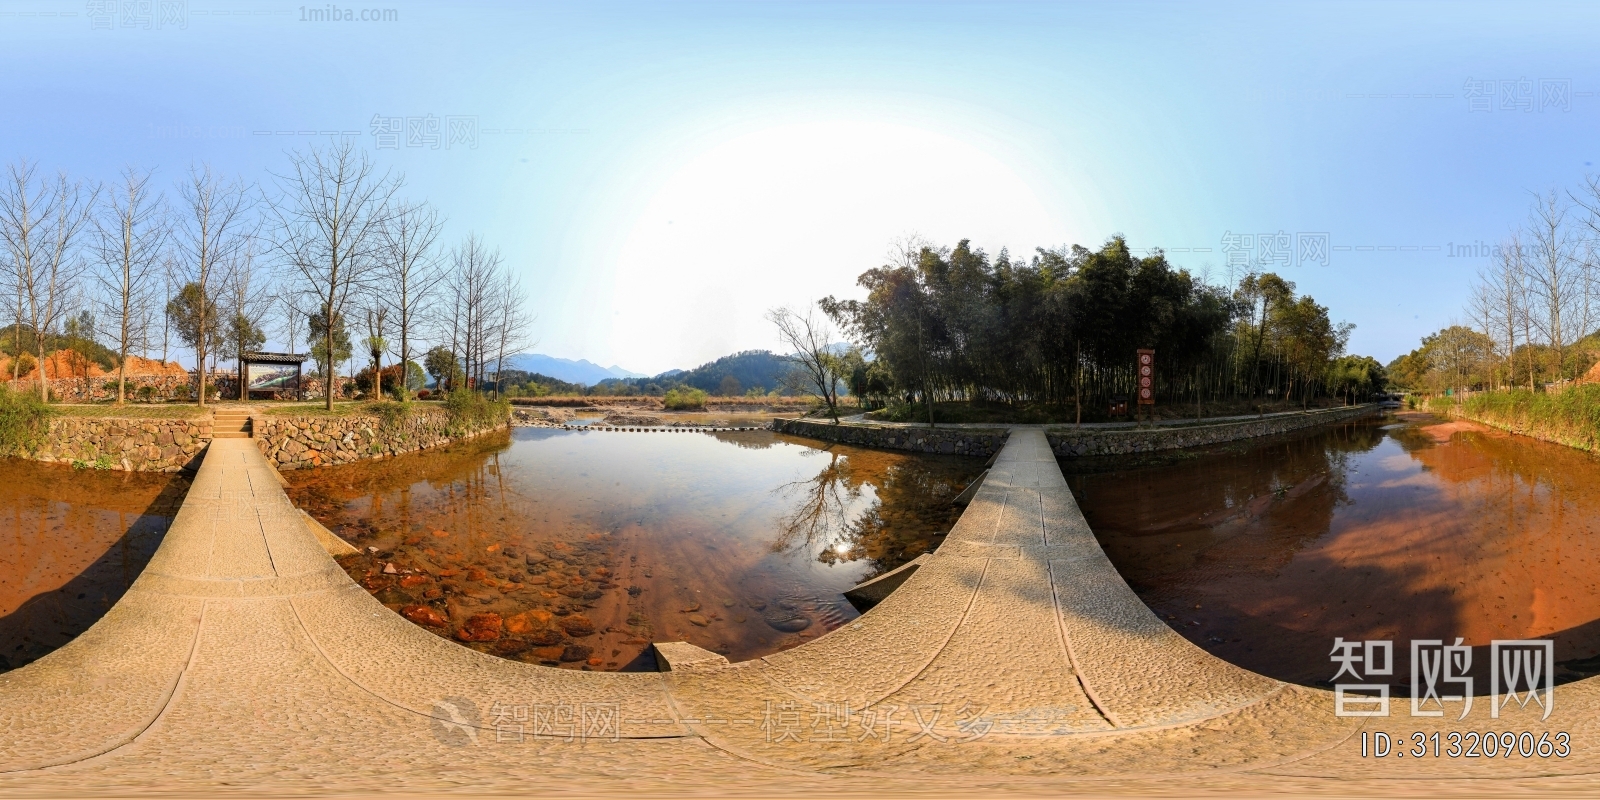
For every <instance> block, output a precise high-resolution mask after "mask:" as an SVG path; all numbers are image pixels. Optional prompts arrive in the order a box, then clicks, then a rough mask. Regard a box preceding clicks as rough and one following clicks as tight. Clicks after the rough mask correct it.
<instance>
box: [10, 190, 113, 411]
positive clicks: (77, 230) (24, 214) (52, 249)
mask: <svg viewBox="0 0 1600 800" xmlns="http://www.w3.org/2000/svg"><path fill="white" fill-rule="evenodd" d="M36 171H37V165H35V164H29V163H28V162H26V161H22V162H18V163H17V164H15V165H13V166H12V167H11V168H10V169H9V174H8V176H7V177H8V179H7V181H6V183H5V186H4V187H3V190H0V238H3V240H4V243H5V247H6V250H7V253H8V257H7V264H8V266H9V267H10V269H11V273H12V275H11V278H12V280H14V281H15V282H16V288H17V306H18V309H19V312H20V311H21V310H23V309H25V310H26V311H25V314H24V313H19V314H18V318H19V321H20V320H21V318H22V317H23V316H26V318H27V324H28V327H30V328H31V329H32V331H33V338H34V344H35V345H36V351H37V353H38V359H39V361H38V367H37V368H38V370H39V397H40V398H41V399H43V400H46V401H48V400H49V399H50V382H49V377H50V376H49V374H48V373H47V372H46V368H45V366H46V362H45V348H46V347H47V343H48V342H49V333H50V332H51V331H53V330H54V329H55V325H56V322H57V321H58V320H60V319H61V318H62V317H63V316H64V315H65V307H66V305H67V304H66V303H65V302H64V300H65V298H66V297H68V296H69V295H70V294H71V292H72V289H73V286H74V284H75V282H76V280H77V278H78V276H79V275H80V274H81V273H82V271H83V262H82V260H81V259H80V258H79V257H78V251H77V248H78V244H79V241H78V239H79V235H80V234H81V233H83V231H84V228H85V227H86V226H87V225H88V223H89V221H90V218H91V216H92V214H93V210H94V206H95V202H96V198H97V197H98V194H99V190H98V189H97V188H93V187H87V188H86V187H85V186H84V185H83V184H82V183H80V182H77V181H73V180H70V179H68V177H67V175H66V173H64V172H63V173H60V174H58V175H57V176H56V179H55V181H54V182H53V183H47V182H46V181H44V180H35V177H34V176H35V173H36ZM19 327H20V326H19ZM21 343H22V340H21V334H20V330H19V331H18V336H17V345H18V351H17V352H18V355H19V356H20V355H21Z"/></svg>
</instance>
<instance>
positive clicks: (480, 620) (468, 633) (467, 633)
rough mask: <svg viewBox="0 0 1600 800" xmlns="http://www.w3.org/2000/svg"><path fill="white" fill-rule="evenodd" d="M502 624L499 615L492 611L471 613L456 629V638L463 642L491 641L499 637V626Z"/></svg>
mask: <svg viewBox="0 0 1600 800" xmlns="http://www.w3.org/2000/svg"><path fill="white" fill-rule="evenodd" d="M503 624H504V623H503V621H502V620H501V619H500V615H499V614H496V613H494V612H489V613H487V614H473V615H472V616H470V617H468V618H467V622H466V624H465V625H462V626H461V629H460V630H458V631H456V638H457V639H460V640H461V641H463V642H492V641H494V640H495V639H498V638H500V628H501V626H502V625H503Z"/></svg>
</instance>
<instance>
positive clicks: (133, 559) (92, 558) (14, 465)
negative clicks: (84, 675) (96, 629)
mask: <svg viewBox="0 0 1600 800" xmlns="http://www.w3.org/2000/svg"><path fill="white" fill-rule="evenodd" d="M187 488H188V480H187V479H185V478H183V477H182V476H179V475H161V474H150V473H126V472H98V471H93V470H86V471H77V470H73V469H72V468H70V467H68V466H65V465H61V464H41V463H38V462H32V461H23V460H20V459H0V672H3V671H5V670H8V669H15V668H17V667H21V666H23V665H24V664H27V663H30V662H32V661H35V660H37V659H39V658H40V657H42V656H44V655H46V654H48V653H50V652H52V651H54V650H56V649H57V648H59V647H61V646H62V645H65V644H66V643H67V642H70V641H72V639H73V638H75V637H76V636H77V635H78V634H80V633H82V632H84V631H85V630H88V629H89V627H90V626H91V625H93V624H94V623H95V622H96V621H98V620H99V619H100V617H102V616H104V614H105V613H106V611H107V610H109V609H110V608H111V606H112V605H114V604H115V603H116V602H117V600H118V599H120V598H121V597H122V594H123V592H125V591H127V588H128V586H129V585H131V584H132V583H133V581H134V579H135V578H137V577H138V576H139V573H140V572H142V571H143V570H144V568H145V565H146V564H148V563H149V562H150V557H151V556H152V555H154V554H155V550H156V547H157V546H158V545H159V544H160V543H161V538H162V536H163V535H164V534H165V533H166V531H167V528H168V526H169V525H170V523H171V521H172V517H173V515H174V514H176V513H177V509H178V506H179V505H180V504H181V503H182V502H183V494H184V492H185V491H186V490H187Z"/></svg>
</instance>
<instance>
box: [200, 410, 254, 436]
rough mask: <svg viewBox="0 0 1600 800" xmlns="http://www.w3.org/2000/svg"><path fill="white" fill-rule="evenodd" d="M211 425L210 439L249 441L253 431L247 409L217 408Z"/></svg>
mask: <svg viewBox="0 0 1600 800" xmlns="http://www.w3.org/2000/svg"><path fill="white" fill-rule="evenodd" d="M214 413H215V417H214V419H213V421H212V423H211V438H213V439H251V438H254V435H255V434H254V430H253V429H252V427H251V425H250V414H251V410H250V409H248V408H219V409H217V410H216V411H215V412H214Z"/></svg>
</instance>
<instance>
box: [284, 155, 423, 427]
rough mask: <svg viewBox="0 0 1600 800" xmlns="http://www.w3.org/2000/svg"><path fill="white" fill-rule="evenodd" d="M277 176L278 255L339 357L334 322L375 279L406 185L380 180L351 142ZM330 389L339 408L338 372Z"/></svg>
mask: <svg viewBox="0 0 1600 800" xmlns="http://www.w3.org/2000/svg"><path fill="white" fill-rule="evenodd" d="M276 177H277V179H278V184H279V189H280V195H279V196H278V197H277V198H274V199H272V200H271V201H269V203H268V208H269V209H270V214H271V217H272V222H273V234H272V249H273V252H274V254H275V255H276V257H277V258H278V259H279V260H280V262H281V263H282V264H283V266H284V269H285V271H286V273H287V274H288V276H289V277H290V279H291V280H292V281H293V282H295V283H297V284H298V286H299V288H300V289H301V290H302V291H304V292H306V293H308V294H309V295H311V296H312V297H313V298H314V299H315V300H316V304H317V306H318V308H319V310H320V311H321V312H322V319H324V320H326V321H327V324H326V325H325V326H324V330H323V338H324V341H323V344H324V346H325V347H326V348H327V352H328V354H329V357H330V358H332V356H333V353H334V350H335V345H334V328H335V321H336V320H339V319H343V318H344V312H345V308H346V306H347V305H348V304H349V301H350V298H351V296H352V295H355V294H358V293H360V292H361V291H362V290H364V289H366V288H367V287H368V285H369V283H370V281H371V280H372V279H373V278H375V277H376V272H375V267H376V266H377V265H378V264H379V263H380V258H379V254H380V252H381V250H382V247H383V245H384V236H383V232H384V230H385V228H386V227H387V225H388V222H389V219H390V215H391V209H390V199H391V197H392V196H393V194H394V192H395V190H396V189H397V188H398V186H399V182H398V181H397V180H393V179H391V178H390V177H389V176H388V174H387V173H385V174H383V175H378V174H376V172H375V168H374V166H373V164H372V160H371V159H370V158H368V157H367V154H366V153H365V152H364V151H358V150H357V149H356V147H355V144H354V143H353V142H352V141H351V140H349V139H346V140H343V141H339V142H334V143H332V144H331V145H329V146H328V147H327V148H326V149H319V148H315V147H313V148H311V149H310V150H309V151H307V152H306V153H303V154H302V153H295V154H292V155H291V156H290V169H289V172H288V173H287V174H284V175H278V176H276ZM328 384H329V385H328V386H327V387H325V388H326V391H324V392H323V396H324V398H325V399H326V407H327V408H328V409H329V410H332V408H333V386H332V384H333V378H332V370H331V369H330V370H329V375H328Z"/></svg>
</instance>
